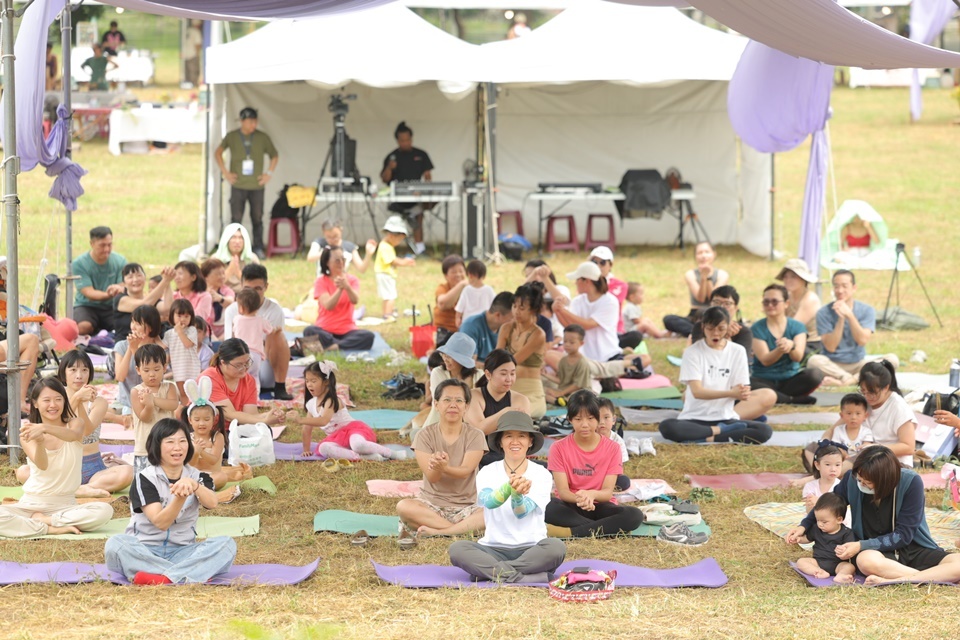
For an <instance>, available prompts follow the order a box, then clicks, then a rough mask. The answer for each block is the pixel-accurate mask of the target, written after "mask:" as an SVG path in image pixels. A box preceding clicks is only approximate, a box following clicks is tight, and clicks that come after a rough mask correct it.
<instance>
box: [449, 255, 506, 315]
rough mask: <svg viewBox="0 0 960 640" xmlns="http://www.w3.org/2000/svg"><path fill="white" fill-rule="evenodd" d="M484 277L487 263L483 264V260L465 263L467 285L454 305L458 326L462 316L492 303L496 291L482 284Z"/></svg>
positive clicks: (484, 309)
mask: <svg viewBox="0 0 960 640" xmlns="http://www.w3.org/2000/svg"><path fill="white" fill-rule="evenodd" d="M486 277H487V265H485V264H483V260H471V261H470V262H469V263H468V264H467V286H466V287H464V289H463V291H462V292H461V293H460V299H459V300H457V306H456V307H454V310H455V311H456V312H457V326H458V327H459V326H460V323H461V322H463V319H464V318H469V317H470V316H475V315H477V314H478V313H483V312H485V311H486V310H487V309H489V308H490V304H491V303H493V298H494V297H495V296H496V295H497V292H496V291H494V290H493V287H491V286H490V285H488V284H483V280H484V278H486Z"/></svg>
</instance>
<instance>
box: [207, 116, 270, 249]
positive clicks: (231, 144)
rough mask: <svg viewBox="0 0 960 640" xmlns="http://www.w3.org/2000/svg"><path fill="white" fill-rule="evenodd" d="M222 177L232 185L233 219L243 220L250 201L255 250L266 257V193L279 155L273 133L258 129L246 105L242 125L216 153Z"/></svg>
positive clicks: (224, 141) (228, 135)
mask: <svg viewBox="0 0 960 640" xmlns="http://www.w3.org/2000/svg"><path fill="white" fill-rule="evenodd" d="M225 149H229V150H230V169H229V170H227V167H226V165H224V163H223V152H224V150H225ZM265 155H266V156H269V158H270V167H269V168H268V169H267V170H266V171H264V170H263V157H264V156H265ZM214 157H215V158H216V160H217V165H218V166H219V167H220V171H221V172H222V173H223V177H224V178H226V179H227V182H229V183H230V184H231V185H232V190H231V192H230V220H231V221H232V222H236V223H238V224H239V223H241V222H242V221H243V210H244V208H245V207H246V204H247V202H248V201H249V202H250V220H251V222H252V223H253V233H252V234H251V235H252V236H253V252H254V253H255V254H257V257H258V258H260V259H261V260H263V259H264V258H265V257H266V254H265V253H264V251H263V192H264V187H265V186H266V185H267V183H268V182H270V178H272V177H273V171H274V170H275V169H276V168H277V162H279V160H280V154H279V153H277V148H276V147H274V146H273V141H272V140H271V139H270V136H268V135H267V134H265V133H264V132H263V131H257V112H256V110H255V109H253V108H252V107H244V109H243V111H241V112H240V128H239V129H234V130H233V131H231V132H230V133H228V134H227V135H226V136H224V138H223V142H221V143H220V146H219V147H217V151H216V153H215V154H214Z"/></svg>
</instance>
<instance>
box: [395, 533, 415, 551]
mask: <svg viewBox="0 0 960 640" xmlns="http://www.w3.org/2000/svg"><path fill="white" fill-rule="evenodd" d="M397 544H398V545H400V550H401V551H409V550H410V549H413V548H414V547H415V546H417V538H416V536H413V535H410V532H409V531H407V530H406V529H403V530H402V531H401V532H400V537H399V538H397Z"/></svg>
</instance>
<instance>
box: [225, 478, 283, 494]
mask: <svg viewBox="0 0 960 640" xmlns="http://www.w3.org/2000/svg"><path fill="white" fill-rule="evenodd" d="M238 484H239V485H240V489H241V490H243V491H262V492H264V493H265V494H267V495H269V496H275V495H277V485H275V484H273V481H272V480H271V479H270V478H268V477H267V476H257V477H255V478H251V479H249V480H243V481H242V482H228V483H227V484H225V485H224V486H223V488H224V489H227V488H229V487H235V486H237V485H238Z"/></svg>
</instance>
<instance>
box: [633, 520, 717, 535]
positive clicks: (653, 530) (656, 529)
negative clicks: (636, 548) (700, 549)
mask: <svg viewBox="0 0 960 640" xmlns="http://www.w3.org/2000/svg"><path fill="white" fill-rule="evenodd" d="M690 531H693V532H694V533H705V534H707V535H710V533H711V531H710V527H709V526H707V523H706V522H701V523H700V524H695V525H693V526H692V527H690ZM658 533H660V525H658V524H656V525H654V524H642V525H640V526H639V527H637V528H636V529H634V530H633V531H631V532H630V535H631V536H633V537H635V538H656V537H657V534H658Z"/></svg>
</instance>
